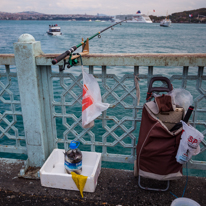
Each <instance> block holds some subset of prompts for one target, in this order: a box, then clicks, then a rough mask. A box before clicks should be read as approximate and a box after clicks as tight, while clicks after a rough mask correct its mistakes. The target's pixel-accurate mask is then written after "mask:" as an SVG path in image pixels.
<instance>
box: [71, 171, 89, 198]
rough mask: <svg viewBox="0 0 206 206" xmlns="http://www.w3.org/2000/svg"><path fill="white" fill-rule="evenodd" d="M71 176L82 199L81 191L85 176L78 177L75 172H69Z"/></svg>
mask: <svg viewBox="0 0 206 206" xmlns="http://www.w3.org/2000/svg"><path fill="white" fill-rule="evenodd" d="M71 175H72V179H73V180H74V182H75V184H76V186H77V188H78V189H79V191H80V194H81V196H82V197H84V196H83V189H84V185H85V183H86V181H87V176H83V175H78V174H76V173H75V172H71Z"/></svg>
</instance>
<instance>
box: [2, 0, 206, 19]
mask: <svg viewBox="0 0 206 206" xmlns="http://www.w3.org/2000/svg"><path fill="white" fill-rule="evenodd" d="M205 7H206V2H205V0H181V1H179V0H171V1H167V2H165V1H162V0H147V1H137V0H130V1H129V2H126V3H125V1H123V0H113V1H111V0H110V1H109V0H98V1H95V0H87V1H85V0H69V1H65V0H55V1H54V0H50V1H48V0H44V1H40V0H35V1H31V0H19V1H16V0H1V4H0V11H1V12H11V13H15V12H23V11H35V12H39V13H44V14H88V15H96V14H97V13H99V14H105V15H117V14H134V13H136V12H137V11H138V10H140V11H141V12H142V13H144V14H148V15H155V16H161V15H162V16H165V15H167V14H168V15H169V14H172V13H176V12H182V11H188V10H193V9H199V8H205Z"/></svg>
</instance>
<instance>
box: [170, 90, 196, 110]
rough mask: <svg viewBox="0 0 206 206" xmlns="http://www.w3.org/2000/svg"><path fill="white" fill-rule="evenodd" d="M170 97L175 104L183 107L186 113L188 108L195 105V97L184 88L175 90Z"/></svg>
mask: <svg viewBox="0 0 206 206" xmlns="http://www.w3.org/2000/svg"><path fill="white" fill-rule="evenodd" d="M170 95H171V96H172V98H173V99H174V103H175V104H176V105H179V106H180V107H183V108H184V110H185V111H187V109H188V107H189V106H190V105H192V103H193V96H192V95H191V94H190V92H189V91H187V90H185V89H183V88H178V89H173V90H172V91H171V92H170Z"/></svg>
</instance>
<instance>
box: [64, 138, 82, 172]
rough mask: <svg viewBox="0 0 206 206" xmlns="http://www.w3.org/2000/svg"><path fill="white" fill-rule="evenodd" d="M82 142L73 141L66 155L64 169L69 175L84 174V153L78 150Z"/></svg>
mask: <svg viewBox="0 0 206 206" xmlns="http://www.w3.org/2000/svg"><path fill="white" fill-rule="evenodd" d="M79 144H80V142H77V141H71V143H70V145H69V147H70V149H69V150H68V151H67V152H65V153H64V167H65V169H66V171H67V173H68V174H70V173H71V172H75V173H77V174H79V175H80V174H81V173H82V152H81V151H80V150H79V149H78V146H79Z"/></svg>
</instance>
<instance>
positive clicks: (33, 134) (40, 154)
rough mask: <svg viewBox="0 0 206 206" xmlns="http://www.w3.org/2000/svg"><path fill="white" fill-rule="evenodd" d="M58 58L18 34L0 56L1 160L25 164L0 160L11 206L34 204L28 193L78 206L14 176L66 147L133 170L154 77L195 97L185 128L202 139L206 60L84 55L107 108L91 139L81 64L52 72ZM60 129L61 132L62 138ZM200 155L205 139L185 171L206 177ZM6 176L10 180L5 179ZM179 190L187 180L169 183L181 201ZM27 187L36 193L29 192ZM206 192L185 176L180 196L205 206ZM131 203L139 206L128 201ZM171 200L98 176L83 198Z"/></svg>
mask: <svg viewBox="0 0 206 206" xmlns="http://www.w3.org/2000/svg"><path fill="white" fill-rule="evenodd" d="M58 55H59V54H44V53H43V52H42V50H41V43H40V42H39V41H36V40H35V39H34V37H33V36H31V35H29V34H23V35H21V36H20V37H19V40H18V42H16V43H14V54H0V66H1V70H0V77H1V78H0V89H1V92H0V100H1V104H0V107H1V113H0V119H1V123H0V124H1V125H0V131H1V133H0V140H1V144H0V153H1V154H5V157H7V156H8V157H9V155H8V154H13V156H14V157H15V158H18V157H20V158H22V157H26V160H25V161H23V162H24V164H23V162H22V160H15V159H12V160H11V159H10V160H7V159H5V158H3V159H1V162H2V164H1V165H2V166H1V170H0V172H1V174H2V175H3V176H2V177H4V178H1V180H0V181H1V185H0V189H1V191H0V192H1V193H2V194H3V193H4V194H5V192H6V195H5V196H6V198H7V199H8V198H9V197H8V196H10V195H8V194H9V192H11V191H12V192H14V193H15V194H14V200H16V199H15V198H16V197H17V196H18V193H19V192H21V193H22V195H29V196H28V197H31V198H32V196H31V195H32V194H33V195H35V194H36V195H37V196H39V197H40V198H41V197H42V198H43V196H46V197H49V196H52V195H54V194H56V196H55V195H54V196H55V197H56V198H57V199H55V200H51V201H53V203H55V201H58V200H59V199H58V198H62V197H63V196H61V195H60V194H64V195H65V197H64V200H65V201H70V200H72V201H73V202H74V204H78V203H79V202H78V201H80V200H79V199H80V196H79V193H77V192H74V191H69V192H68V191H62V190H56V189H49V188H47V189H45V188H42V187H41V186H40V181H39V180H28V179H25V178H22V179H20V178H16V177H18V173H19V176H21V177H27V176H26V175H27V174H26V171H27V169H28V168H29V167H37V168H38V167H41V166H42V165H43V164H44V162H45V161H46V159H47V158H48V156H49V155H50V154H51V152H52V151H53V149H54V148H58V147H60V148H64V149H65V150H67V149H68V145H69V143H70V142H71V140H77V141H80V142H81V144H82V145H84V146H85V147H84V148H85V149H86V150H87V151H92V152H95V151H99V152H101V153H102V161H105V162H110V163H125V164H133V163H134V160H135V158H136V157H135V148H136V144H137V141H138V129H139V126H140V122H141V110H142V107H143V103H144V102H145V97H146V91H147V86H148V83H149V81H150V79H151V78H152V77H153V76H158V75H162V76H164V75H167V77H168V78H169V79H170V81H171V82H172V84H173V87H176V86H177V88H178V87H181V88H185V89H188V90H191V89H192V90H194V91H195V92H194V94H193V98H194V112H193V115H192V118H191V119H190V124H191V125H193V126H194V127H196V128H198V129H199V130H200V131H201V132H202V133H203V135H204V136H205V135H206V121H205V114H206V106H205V105H206V104H205V99H206V73H205V71H204V68H205V66H206V54H192V53H189V54H161V53H155V54H154V53H150V54H134V53H132V54H128V53H127V54H123V53H119V54H88V55H85V56H82V62H83V64H84V67H85V68H87V67H88V68H89V73H91V74H93V75H94V76H95V78H97V79H98V80H101V81H99V84H100V88H101V89H102V101H103V102H108V103H110V108H109V111H104V112H103V113H102V115H101V116H100V117H98V118H97V121H98V124H99V125H101V129H99V130H100V133H101V136H100V135H99V136H98V135H96V131H97V130H94V129H92V128H91V129H83V128H82V125H81V98H82V82H81V81H82V75H81V74H79V73H77V71H76V68H78V66H80V65H81V61H79V63H78V64H77V66H76V67H72V68H70V69H69V70H68V69H65V70H64V68H63V67H64V62H63V61H61V62H59V63H58V64H57V66H53V65H52V60H53V59H54V58H55V57H57V56H58ZM79 68H80V69H79V71H81V67H79ZM119 69H122V70H124V74H123V76H122V77H119V76H118V74H117V73H116V71H117V70H119ZM80 73H81V72H80ZM135 75H138V78H139V79H140V87H141V84H144V85H145V86H143V90H142V91H141V100H142V102H140V105H138V104H137V101H138V100H137V96H136V93H135V92H136V88H135V83H134V76H135ZM17 82H18V84H17ZM14 85H15V86H14ZM14 91H15V92H14ZM123 111H124V112H123ZM59 125H61V126H62V128H64V130H63V131H62V129H59ZM205 149H206V140H205V139H204V140H203V141H202V143H201V152H200V155H199V156H198V157H197V158H193V159H192V160H190V162H189V164H188V168H189V169H198V170H202V171H205V170H206V159H204V158H205V157H206V153H205ZM120 151H121V152H120ZM10 156H11V155H10ZM4 167H5V168H7V169H4ZM122 169H124V168H122ZM6 174H9V175H8V177H6ZM37 179H38V172H37ZM184 183H185V179H184V178H182V180H178V181H174V183H172V184H171V189H172V190H173V191H172V192H173V193H176V195H178V196H179V195H180V194H179V192H180V190H182V189H183V188H184ZM18 184H19V185H18ZM12 185H13V186H12ZM14 186H15V187H14ZM29 186H30V187H31V188H33V187H34V186H35V187H34V189H29ZM15 188H16V189H15ZM37 188H38V190H37ZM21 189H22V190H21ZM205 189H206V183H205V178H200V177H199V178H197V177H189V181H188V189H187V193H185V196H186V197H189V198H192V199H194V200H196V201H197V202H199V203H200V204H201V205H206V202H205V197H204V195H205V194H204V192H203V191H204V190H205ZM127 191H128V192H127ZM198 191H199V192H198ZM177 193H178V194H177ZM200 193H201V194H200ZM70 195H71V196H70ZM20 196H21V194H20ZM157 196H159V198H157ZM26 197H27V196H26ZM134 197H135V199H134V200H135V201H136V203H138V204H136V203H135V202H134V201H133V198H134ZM138 197H139V198H138ZM131 199H132V200H131ZM172 199H174V196H172V195H171V194H169V192H167V193H153V192H148V191H142V190H141V189H140V188H138V184H137V180H136V178H135V177H134V176H133V172H132V171H129V170H115V169H114V170H113V169H102V172H101V174H100V177H99V180H98V186H97V189H96V191H95V193H92V194H85V198H84V199H82V200H81V201H88V203H89V204H90V205H95V204H96V203H97V205H98V204H99V203H101V204H103V205H104V204H111V205H112V204H114V205H118V204H119V205H130V202H129V201H131V203H132V204H131V205H169V202H170V203H171V201H172ZM10 200H11V201H12V198H11V196H10ZM28 200H29V201H33V200H32V199H28ZM125 200H126V201H125ZM22 201H26V199H25V200H23V199H22ZM157 201H158V202H157ZM61 204H64V202H62V203H61ZM82 204H83V202H82Z"/></svg>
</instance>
